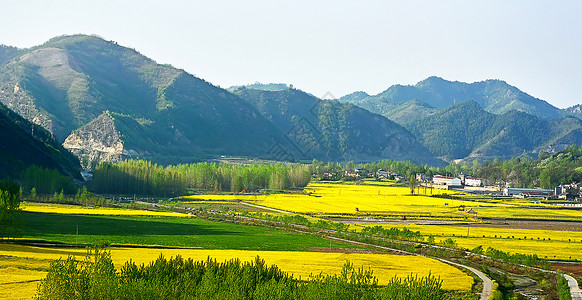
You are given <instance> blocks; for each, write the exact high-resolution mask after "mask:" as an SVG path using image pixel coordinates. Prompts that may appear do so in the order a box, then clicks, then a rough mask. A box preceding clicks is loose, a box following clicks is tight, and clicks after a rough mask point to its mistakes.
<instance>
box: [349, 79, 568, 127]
mask: <svg viewBox="0 0 582 300" xmlns="http://www.w3.org/2000/svg"><path fill="white" fill-rule="evenodd" d="M340 100H341V101H343V102H351V103H354V104H356V105H358V106H360V107H363V108H365V109H367V110H369V111H372V112H375V113H379V114H382V115H384V116H385V117H387V118H391V116H392V114H391V112H392V107H394V105H396V104H399V103H403V102H408V101H411V100H420V101H422V102H424V103H426V104H428V105H429V106H432V107H436V108H444V107H448V106H450V105H452V104H455V103H460V102H464V101H467V100H473V101H475V102H477V103H478V104H479V105H480V106H481V107H482V108H483V109H485V110H486V111H488V112H490V113H494V114H503V113H505V112H508V111H511V110H517V111H522V112H526V113H528V114H531V115H535V116H538V117H542V118H545V119H555V118H558V117H560V116H561V115H562V111H561V110H560V109H559V108H557V107H554V106H552V105H551V104H549V103H547V102H546V101H543V100H540V99H537V98H534V97H532V96H530V95H528V94H526V93H524V92H522V91H520V90H519V89H518V88H516V87H514V86H511V85H509V84H507V83H506V82H505V81H501V80H485V81H481V82H474V83H464V82H458V81H447V80H444V79H442V78H439V77H434V76H433V77H429V78H427V79H425V80H423V81H421V82H419V83H417V84H416V85H407V86H404V85H393V86H391V87H390V88H388V89H387V90H385V91H383V92H382V93H380V94H377V95H374V96H369V97H366V98H363V99H362V97H361V94H356V96H355V95H354V94H350V95H346V96H344V97H342V98H340Z"/></svg>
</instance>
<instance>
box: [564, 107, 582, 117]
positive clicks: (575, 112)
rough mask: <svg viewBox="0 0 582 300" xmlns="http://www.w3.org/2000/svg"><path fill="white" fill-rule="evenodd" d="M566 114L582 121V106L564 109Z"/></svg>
mask: <svg viewBox="0 0 582 300" xmlns="http://www.w3.org/2000/svg"><path fill="white" fill-rule="evenodd" d="M564 114H566V115H568V116H574V117H577V118H579V119H582V104H576V105H574V106H572V107H568V108H564Z"/></svg>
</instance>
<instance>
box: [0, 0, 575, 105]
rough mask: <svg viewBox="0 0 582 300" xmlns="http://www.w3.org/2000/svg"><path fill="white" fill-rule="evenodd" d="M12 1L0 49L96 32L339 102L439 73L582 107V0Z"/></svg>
mask: <svg viewBox="0 0 582 300" xmlns="http://www.w3.org/2000/svg"><path fill="white" fill-rule="evenodd" d="M0 1H1V3H2V5H1V8H2V9H1V10H0V44H5V45H10V46H16V47H19V48H28V47H32V46H36V45H40V44H42V43H44V42H46V41H47V40H49V39H50V38H52V37H55V36H59V35H64V34H77V33H83V34H96V35H99V36H101V37H103V38H104V39H106V40H112V41H116V42H117V43H119V44H120V45H123V46H126V47H130V48H134V49H136V50H137V51H139V52H140V53H142V54H144V55H146V56H148V57H150V58H152V59H154V60H155V61H157V62H158V63H164V64H171V65H173V66H174V67H177V68H180V69H184V70H186V71H187V72H189V73H192V74H194V75H196V76H197V77H200V78H203V79H205V80H206V81H209V82H211V83H212V84H215V85H219V86H221V87H224V88H226V87H229V86H232V85H242V84H249V83H254V82H262V83H269V82H274V83H287V84H293V85H294V86H295V87H296V88H299V89H302V90H304V91H307V92H310V93H312V94H314V95H315V96H319V97H324V96H326V95H327V96H326V98H330V97H332V96H333V97H341V96H343V95H345V94H348V93H351V92H354V91H365V92H367V93H369V94H377V93H379V92H382V91H383V90H385V89H387V88H388V87H390V86H391V85H393V84H404V85H407V84H416V83H417V82H419V81H421V80H423V79H425V78H427V77H429V76H433V75H434V76H439V77H442V78H444V79H447V80H452V81H462V82H475V81H482V80H486V79H501V80H505V81H506V82H508V83H509V84H511V85H514V86H516V87H518V88H519V89H520V90H522V91H524V92H526V93H528V94H530V95H532V96H534V97H537V98H540V99H543V100H546V101H548V102H549V103H551V104H553V105H555V106H558V107H560V108H564V107H568V106H572V105H575V104H580V103H582V17H580V16H581V15H582V1H579V0H573V1H568V0H560V1H549V0H548V1H536V0H523V1H521V0H486V1H469V0H460V1H447V0H442V1H436V0H435V1H428V0H427V1H418V0H401V1H366V0H363V1H340V0H336V1H318V0H311V1H303V0H294V1H274V0H249V1H220V0H217V1H177V0H176V1H174V0H164V1H149V0H140V1H131V0H123V1H104V0H90V1H85V0H53V1H46V0H0Z"/></svg>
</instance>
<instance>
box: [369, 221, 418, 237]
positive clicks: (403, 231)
mask: <svg viewBox="0 0 582 300" xmlns="http://www.w3.org/2000/svg"><path fill="white" fill-rule="evenodd" d="M362 234H364V235H371V236H381V237H387V238H390V239H402V240H422V235H421V234H420V231H412V230H409V229H408V228H406V227H403V228H398V227H391V228H384V227H382V226H378V225H376V226H366V227H364V228H362Z"/></svg>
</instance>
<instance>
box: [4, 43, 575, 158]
mask: <svg viewBox="0 0 582 300" xmlns="http://www.w3.org/2000/svg"><path fill="white" fill-rule="evenodd" d="M229 91H230V92H229ZM229 91H227V90H224V89H221V88H219V87H216V86H213V85H211V84H210V83H208V82H205V81H204V80H202V79H199V78H196V77H194V76H192V75H190V74H188V73H186V72H185V71H183V70H180V69H176V68H174V67H172V66H169V65H160V64H157V63H156V62H155V61H153V60H151V59H149V58H147V57H145V56H143V55H141V54H140V53H139V52H137V51H135V50H133V49H129V48H126V47H122V46H120V45H118V44H117V43H115V42H108V41H105V40H103V39H101V38H99V37H95V36H87V35H74V36H61V37H57V38H54V39H51V40H49V41H48V42H46V43H45V44H43V45H40V46H37V47H34V48H31V49H17V48H13V47H7V46H0V102H2V103H4V104H5V105H6V106H7V107H8V108H10V109H12V110H14V111H15V112H17V113H18V114H20V115H21V116H23V117H24V118H26V119H28V120H29V121H31V122H32V123H34V124H38V125H40V126H42V127H43V128H45V129H46V130H48V132H50V134H49V135H52V136H53V137H54V138H55V139H56V140H57V141H58V142H61V143H63V145H64V146H65V147H66V148H67V149H70V150H71V151H72V152H73V153H75V154H76V155H77V156H78V157H79V158H80V160H81V161H82V163H83V165H84V166H85V167H88V166H91V165H95V164H96V163H98V162H102V161H118V160H121V159H124V158H140V159H147V160H152V161H153V162H156V163H162V164H170V163H171V164H176V163H182V162H192V161H197V160H203V159H207V158H211V157H216V156H220V155H234V156H248V157H262V158H269V159H275V160H311V159H313V158H317V159H320V160H339V161H349V160H355V161H371V160H378V159H393V160H412V161H415V162H418V163H430V164H432V163H435V164H439V163H442V161H440V160H436V159H435V158H434V157H435V156H434V155H435V154H436V155H438V156H440V157H443V158H445V159H460V158H490V157H493V156H497V157H500V158H507V157H511V156H516V155H517V156H519V155H523V154H532V153H534V154H535V153H537V152H538V151H540V150H544V151H550V152H552V151H557V150H561V149H563V148H564V147H566V146H567V145H570V144H572V143H576V144H579V143H580V142H581V141H582V139H581V136H582V132H581V131H580V127H581V125H580V122H581V121H580V119H577V118H573V117H568V118H560V117H561V116H564V115H569V116H576V117H581V116H582V113H581V112H580V107H579V106H575V107H572V108H569V109H566V110H560V109H558V108H556V107H553V106H551V105H550V104H548V103H547V102H545V101H542V100H539V99H536V98H534V97H531V96H529V95H527V94H526V93H524V92H522V91H520V90H519V89H517V88H515V87H513V86H510V85H508V84H507V83H505V82H503V81H500V80H486V81H482V82H475V83H471V84H468V83H462V82H451V81H447V80H444V79H441V78H438V77H430V78H428V79H426V80H423V81H421V82H419V83H418V84H416V85H413V86H402V85H395V86H392V87H390V88H389V89H387V90H386V91H384V92H382V93H380V94H378V95H373V96H371V95H368V94H366V93H364V92H355V93H352V94H349V95H346V96H344V97H342V98H341V99H340V100H339V101H329V100H321V99H318V98H316V97H314V96H313V95H311V94H308V93H306V92H302V91H300V90H297V89H294V88H293V87H292V86H291V85H287V84H283V83H276V84H261V83H255V84H250V85H246V86H235V87H232V88H229ZM352 103H353V104H352ZM362 108H364V109H362ZM376 113H377V114H376ZM393 121H394V122H393ZM395 122H396V123H398V124H400V125H403V126H405V127H406V128H407V129H408V130H410V131H408V130H407V129H404V128H403V127H401V126H400V125H398V124H396V123H395ZM411 132H412V133H411ZM419 142H420V143H419Z"/></svg>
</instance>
